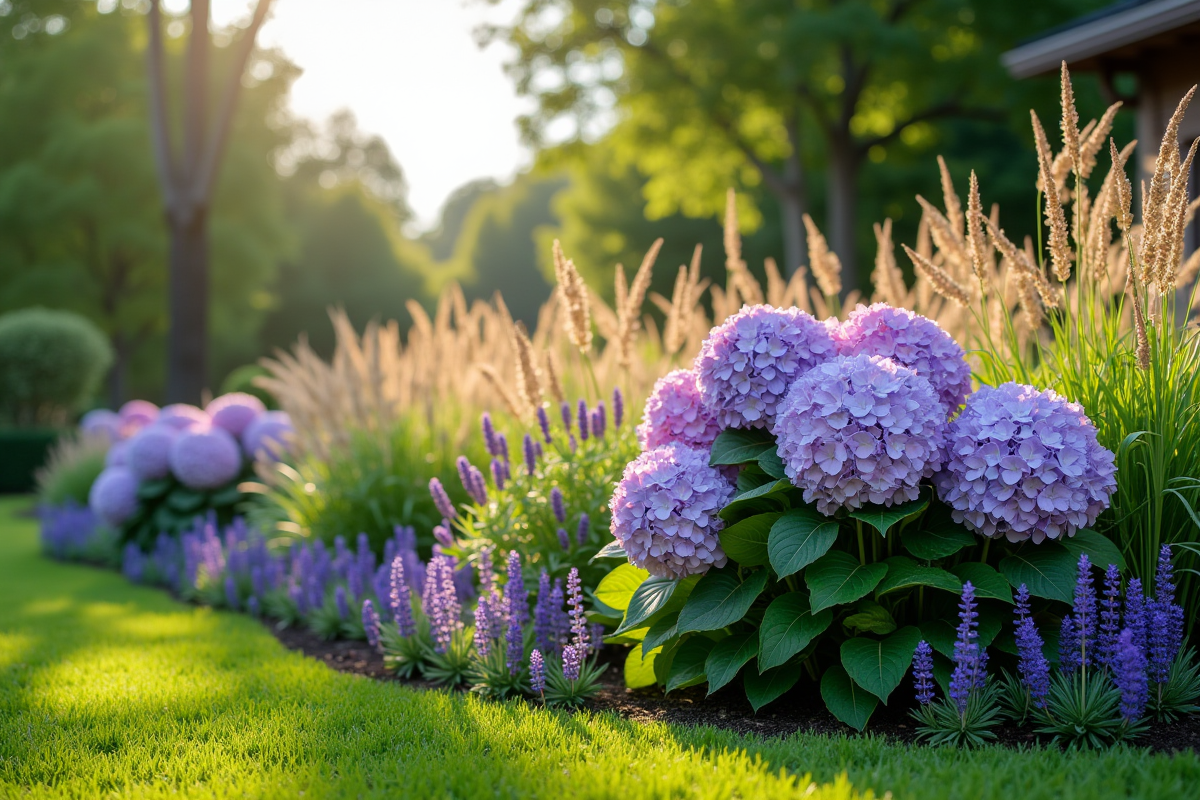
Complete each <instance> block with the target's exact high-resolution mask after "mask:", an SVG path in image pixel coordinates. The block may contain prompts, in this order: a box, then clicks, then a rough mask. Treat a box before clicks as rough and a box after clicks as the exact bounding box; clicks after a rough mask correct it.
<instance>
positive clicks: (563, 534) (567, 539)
mask: <svg viewBox="0 0 1200 800" xmlns="http://www.w3.org/2000/svg"><path fill="white" fill-rule="evenodd" d="M558 544H559V546H560V547H562V549H563V550H570V549H571V536H570V534H568V533H567V529H566V528H559V529H558Z"/></svg>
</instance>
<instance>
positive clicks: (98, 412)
mask: <svg viewBox="0 0 1200 800" xmlns="http://www.w3.org/2000/svg"><path fill="white" fill-rule="evenodd" d="M123 428H124V423H123V421H122V420H121V415H120V414H118V413H116V412H115V411H109V410H108V409H107V408H97V409H94V410H92V411H89V412H87V413H86V414H84V415H83V418H82V419H81V420H79V431H80V432H81V433H82V434H83V435H85V436H97V437H100V436H102V437H104V438H105V439H107V440H108V441H109V442H116V441H119V440H120V439H122V438H123V435H122V429H123Z"/></svg>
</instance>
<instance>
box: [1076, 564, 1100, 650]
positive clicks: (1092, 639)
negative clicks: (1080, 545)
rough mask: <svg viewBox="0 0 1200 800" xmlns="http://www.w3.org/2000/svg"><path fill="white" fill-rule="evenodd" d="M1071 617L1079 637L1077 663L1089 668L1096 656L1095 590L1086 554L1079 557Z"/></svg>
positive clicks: (1090, 566) (1090, 565)
mask: <svg viewBox="0 0 1200 800" xmlns="http://www.w3.org/2000/svg"><path fill="white" fill-rule="evenodd" d="M1072 615H1073V616H1074V618H1075V628H1076V631H1077V633H1078V635H1079V647H1080V650H1079V663H1080V665H1082V666H1084V667H1090V666H1091V665H1092V662H1093V661H1094V660H1095V654H1096V588H1095V586H1094V585H1093V583H1092V562H1091V560H1090V559H1088V556H1087V553H1083V554H1081V555H1080V556H1079V570H1078V576H1077V577H1076V579H1075V603H1074V607H1073V609H1072Z"/></svg>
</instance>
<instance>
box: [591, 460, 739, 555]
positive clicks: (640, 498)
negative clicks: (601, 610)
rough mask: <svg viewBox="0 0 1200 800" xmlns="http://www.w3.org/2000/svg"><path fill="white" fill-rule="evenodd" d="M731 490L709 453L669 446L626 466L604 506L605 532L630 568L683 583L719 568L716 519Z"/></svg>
mask: <svg viewBox="0 0 1200 800" xmlns="http://www.w3.org/2000/svg"><path fill="white" fill-rule="evenodd" d="M733 493H734V487H733V484H732V483H730V482H729V480H728V479H727V478H725V476H724V475H722V474H721V473H720V472H719V471H718V470H716V469H714V468H713V467H710V466H709V465H708V453H707V452H705V451H702V450H696V449H694V448H691V447H687V446H685V445H682V444H668V445H663V446H662V447H657V448H655V449H654V450H649V451H647V452H645V453H642V454H641V455H640V456H638V457H637V458H636V459H634V460H633V461H632V462H630V463H629V465H628V466H627V467H626V468H625V474H624V476H623V477H622V478H621V480H620V482H619V483H618V484H617V489H616V491H615V492H613V496H612V499H611V500H610V501H609V509H610V510H611V511H612V520H611V523H610V530H611V531H612V534H613V536H614V537H615V538H616V540H617V541H618V542H620V543H621V546H622V547H624V548H625V552H626V553H627V554H628V556H629V562H630V563H631V564H633V565H634V566H637V567H641V568H642V569H644V570H646V571H647V572H649V573H650V574H651V575H658V576H661V577H667V578H682V577H685V576H687V575H696V574H699V573H702V572H706V571H708V569H709V567H713V566H716V567H723V566H724V565H725V563H726V561H727V558H726V556H725V551H723V550H722V549H721V542H720V539H719V538H718V534H719V533H720V532H721V529H722V528H723V527H724V521H723V520H722V519H721V518H720V517H719V516H717V513H718V512H719V511H720V510H721V509H722V508H724V507H725V504H726V503H728V502H729V499H730V498H731V497H732V496H733Z"/></svg>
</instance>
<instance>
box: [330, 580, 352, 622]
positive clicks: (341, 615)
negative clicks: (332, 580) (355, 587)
mask: <svg viewBox="0 0 1200 800" xmlns="http://www.w3.org/2000/svg"><path fill="white" fill-rule="evenodd" d="M333 603H334V605H336V606H337V612H338V619H342V620H346V619H350V603H349V602H348V601H347V600H346V587H345V586H342V585H341V584H338V587H337V588H336V589H334V590H333Z"/></svg>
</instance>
